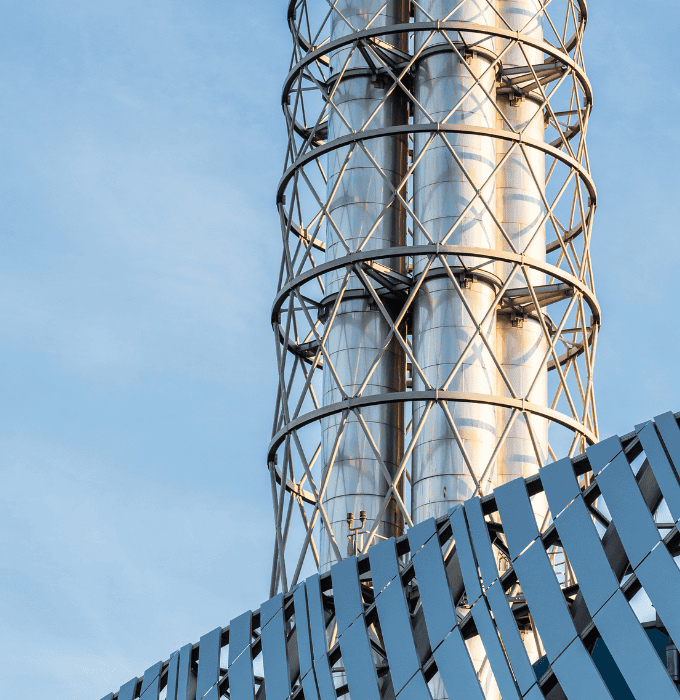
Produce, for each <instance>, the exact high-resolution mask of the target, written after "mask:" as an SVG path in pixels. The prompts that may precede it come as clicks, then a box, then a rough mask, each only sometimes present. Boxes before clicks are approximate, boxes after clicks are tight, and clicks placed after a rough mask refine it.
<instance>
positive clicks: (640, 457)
mask: <svg viewBox="0 0 680 700" xmlns="http://www.w3.org/2000/svg"><path fill="white" fill-rule="evenodd" d="M678 417H680V414H678ZM662 422H663V425H662V426H658V425H655V424H654V423H653V422H649V423H646V424H644V425H641V426H639V428H638V429H637V430H636V431H633V432H631V433H630V434H628V435H626V436H624V437H622V438H618V437H615V438H611V439H610V440H606V441H604V442H603V443H600V444H599V445H595V446H593V448H591V449H589V450H588V453H587V455H586V456H584V455H580V456H578V457H574V458H573V459H569V458H565V459H562V460H560V461H558V462H555V463H553V464H551V465H548V466H546V467H544V468H543V470H542V471H541V472H540V474H538V475H534V476H531V477H529V478H527V479H522V478H520V479H516V480H514V481H512V482H509V483H507V484H504V485H503V486H501V487H499V488H498V489H496V490H495V492H493V493H491V494H489V495H488V496H485V497H483V498H479V497H474V498H472V499H470V500H468V501H466V502H465V503H464V504H463V505H462V506H458V507H456V508H454V509H452V510H451V511H450V513H449V514H448V515H445V516H443V517H441V518H438V519H437V520H434V519H432V518H431V519H429V520H426V521H424V522H422V523H420V524H418V525H415V526H414V527H412V528H410V529H409V530H408V532H407V534H406V535H405V536H402V537H400V538H398V539H396V540H395V539H394V538H390V539H387V540H384V541H382V542H380V543H379V544H377V545H376V546H374V547H372V548H370V549H369V550H368V553H367V554H365V555H360V556H358V557H357V556H352V557H348V558H345V559H343V560H342V561H341V562H338V563H337V564H334V565H333V566H332V567H331V569H330V571H329V572H328V573H327V574H314V575H313V576H311V577H309V578H308V579H307V580H306V581H304V582H301V583H299V584H298V585H297V586H296V587H295V588H294V590H293V591H291V592H290V593H288V594H278V595H276V596H274V597H273V598H271V599H270V600H269V601H267V602H266V603H264V604H263V605H262V607H261V609H260V610H259V611H256V612H255V613H251V612H250V611H249V612H246V613H244V614H243V615H241V616H240V617H238V618H236V619H235V620H232V622H231V624H230V626H229V627H228V628H226V629H222V628H220V627H217V628H216V629H214V630H212V632H209V633H208V634H206V635H204V636H203V637H201V640H200V642H199V644H197V645H195V646H193V647H192V645H190V644H188V645H186V646H184V647H182V649H181V650H180V651H178V652H177V651H176V652H174V653H173V654H172V655H171V656H170V659H169V660H168V661H166V662H164V663H161V662H159V663H157V664H154V665H153V666H151V667H150V668H149V669H148V670H147V671H146V672H145V673H144V675H143V678H142V679H141V680H140V679H138V678H133V679H132V680H130V681H128V682H127V683H125V684H124V685H123V686H122V687H121V688H120V690H119V691H118V693H110V694H109V695H107V696H106V697H105V698H103V699H102V700H138V699H139V700H158V698H159V697H163V696H162V692H163V690H164V689H166V688H167V690H166V696H167V700H202V699H204V700H218V699H219V698H220V697H229V698H230V700H261V699H263V698H264V697H265V694H266V697H267V698H268V700H337V698H343V699H345V700H346V699H347V698H350V699H353V700H356V699H357V698H359V699H360V700H363V699H366V700H398V699H400V700H440V699H442V698H445V697H446V698H449V699H450V700H454V699H456V698H460V699H461V700H470V699H471V698H472V699H477V700H491V699H493V698H499V697H502V698H504V699H506V698H517V699H518V700H519V698H522V700H540V699H541V698H548V699H549V700H553V699H554V698H566V699H567V700H586V699H587V700H592V699H593V698H603V699H605V700H610V699H611V698H616V697H619V695H618V693H619V692H620V688H619V687H618V686H616V680H615V679H614V677H613V676H612V675H611V673H610V672H609V671H608V670H607V667H606V666H604V665H599V666H598V663H599V662H598V661H597V654H596V653H595V652H596V651H597V649H598V648H602V645H604V646H605V647H606V649H607V652H608V658H609V659H611V661H612V662H613V664H614V665H615V666H616V667H618V670H619V675H618V678H619V679H620V680H619V681H618V682H619V683H624V684H625V685H626V686H627V689H628V690H629V691H630V692H631V693H632V695H633V697H634V698H636V700H657V698H662V699H665V698H669V699H671V698H678V697H679V694H678V690H677V683H678V675H680V673H679V672H678V667H679V664H680V662H679V661H678V658H679V657H678V653H677V647H676V645H675V644H674V642H675V640H677V639H680V608H679V606H678V605H677V600H678V596H679V595H680V570H679V568H678V565H677V564H676V561H675V558H677V557H680V532H678V529H677V527H676V524H675V521H673V522H667V519H668V513H669V511H670V512H671V516H672V517H673V518H674V517H675V515H674V514H673V511H672V510H671V503H673V499H674V498H675V494H677V493H678V492H680V479H679V478H678V476H677V467H678V465H677V464H675V460H674V455H675V448H672V449H668V444H667V443H670V444H672V440H674V439H675V438H676V437H677V436H676V435H675V431H678V427H677V420H676V416H673V415H672V414H666V415H665V416H664V417H663V419H662ZM678 435H680V431H678ZM639 465H642V466H639ZM540 499H543V500H542V501H541V502H540V504H539V505H538V506H537V505H536V503H537V502H538V501H539V500H540ZM545 504H547V506H548V507H549V509H550V511H549V514H548V517H547V518H546V517H544V513H545ZM666 506H668V507H666ZM663 518H666V520H663ZM645 601H648V602H647V603H645ZM645 606H646V607H645ZM652 606H653V607H652ZM652 630H653V631H654V634H655V635H656V637H655V640H656V641H654V640H653V639H652V638H651V637H650V632H651V631H652ZM659 635H660V636H659ZM659 639H662V640H663V639H665V640H667V641H666V642H665V643H664V645H663V647H662V648H661V649H660V648H659V642H658V640H659ZM653 641H654V644H653V643H652V642H653ZM225 647H228V650H227V651H225ZM225 657H226V658H228V664H227V668H224V667H223V665H222V664H220V658H225ZM254 669H257V670H256V671H254ZM260 674H262V675H260Z"/></svg>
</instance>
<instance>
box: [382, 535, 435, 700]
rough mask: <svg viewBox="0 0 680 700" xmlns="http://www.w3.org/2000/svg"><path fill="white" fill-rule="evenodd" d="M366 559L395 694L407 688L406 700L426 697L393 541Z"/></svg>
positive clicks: (426, 693) (389, 540) (383, 545)
mask: <svg viewBox="0 0 680 700" xmlns="http://www.w3.org/2000/svg"><path fill="white" fill-rule="evenodd" d="M368 557H369V561H370V564H371V577H372V579H373V589H374V590H375V591H376V599H375V602H376V606H377V608H378V619H379V620H380V629H381V631H382V636H383V643H384V645H385V651H386V653H387V662H388V664H389V667H390V675H391V676H392V684H393V686H394V692H395V693H396V694H397V695H399V693H400V692H401V691H402V689H404V688H405V687H406V686H407V685H408V686H409V688H408V691H407V692H406V695H405V696H404V697H405V698H406V697H428V696H429V691H428V689H427V685H426V683H425V679H424V678H423V674H422V672H421V670H420V661H419V659H418V654H417V653H416V649H415V643H414V640H413V631H412V629H411V622H410V620H409V612H408V607H407V604H406V595H405V593H404V589H403V587H402V585H401V579H400V577H399V563H398V560H397V549H396V546H395V543H394V539H393V538H390V539H388V540H385V541H383V542H381V543H380V544H378V545H375V546H374V547H371V549H370V550H369V554H368Z"/></svg>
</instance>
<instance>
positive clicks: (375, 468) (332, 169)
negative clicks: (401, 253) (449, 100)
mask: <svg viewBox="0 0 680 700" xmlns="http://www.w3.org/2000/svg"><path fill="white" fill-rule="evenodd" d="M381 8H382V9H381ZM376 13H379V16H378V17H377V19H376V18H375V15H376ZM403 22H408V3H407V0H388V2H387V3H385V2H384V0H363V1H362V2H361V3H357V2H356V0H338V2H336V3H335V12H334V13H333V15H332V24H331V40H333V39H339V38H341V37H344V36H347V35H348V34H352V33H354V32H356V31H359V30H361V29H364V28H365V27H366V26H367V25H368V24H370V26H372V27H378V26H385V25H389V24H395V23H396V24H399V23H403ZM383 40H384V41H386V42H388V43H390V44H392V45H396V47H397V48H399V49H401V50H405V48H406V37H405V36H401V35H385V36H384V37H383ZM348 58H349V62H347V61H348ZM330 66H331V79H330V80H329V83H328V90H329V92H331V91H332V103H333V104H331V105H329V107H328V114H329V116H328V141H329V142H332V141H333V140H335V139H337V138H339V137H342V136H346V135H348V134H351V133H352V131H358V130H360V129H361V128H362V127H363V125H364V124H365V122H366V121H367V120H368V119H369V117H370V116H371V115H372V114H373V112H374V111H375V110H376V108H378V107H379V105H380V104H381V102H382V101H383V100H384V98H385V95H386V91H387V89H388V87H389V81H386V82H384V83H383V82H382V81H381V80H380V78H379V76H378V77H376V75H375V74H373V75H372V74H371V73H370V71H369V67H368V64H367V62H366V60H365V59H364V57H363V56H362V54H361V52H360V51H359V50H358V49H356V48H355V47H354V46H352V45H350V46H347V47H345V48H342V49H340V50H338V51H336V52H334V53H331V54H330ZM343 68H344V69H345V70H344V72H343ZM334 77H335V80H334V79H333V78H334ZM338 81H339V83H338ZM336 83H338V84H336ZM407 120H408V117H407V105H406V101H405V99H404V98H403V96H402V94H401V92H400V91H398V90H397V91H394V92H393V93H392V94H391V95H390V96H389V97H388V99H387V101H386V102H385V104H384V105H383V106H382V107H380V109H379V110H378V112H377V113H376V115H375V117H374V118H373V120H372V121H371V123H370V126H369V127H368V128H371V129H377V128H381V127H389V126H394V125H398V124H405V123H407ZM365 147H366V149H367V150H368V151H369V152H370V154H371V156H372V157H373V158H374V159H375V161H376V163H377V164H378V166H379V168H380V169H381V170H382V171H383V172H384V174H385V176H386V178H383V177H382V175H381V174H380V172H379V170H378V168H376V167H375V165H374V164H373V163H372V162H371V160H370V158H369V157H368V156H367V155H366V153H365V152H364V151H363V150H362V148H361V146H360V145H359V143H358V142H355V143H354V144H353V145H351V146H343V147H340V148H337V149H335V150H333V151H331V153H330V154H329V156H328V162H327V176H328V183H327V193H328V196H329V198H330V203H329V206H328V214H329V216H330V217H331V218H332V223H331V221H328V222H327V226H326V231H327V236H326V260H327V261H333V260H337V259H339V258H342V257H343V256H345V255H347V253H348V251H347V247H349V249H350V251H355V250H357V249H358V248H359V246H361V245H362V244H363V250H366V251H368V250H379V249H381V248H388V247H391V246H398V245H404V243H405V239H406V226H405V212H404V209H403V207H402V206H400V205H399V203H398V202H397V201H395V200H394V199H393V196H394V192H393V189H392V188H393V187H397V186H398V185H399V183H400V181H401V179H402V178H403V177H404V174H405V169H406V158H407V146H406V136H404V135H402V136H390V137H382V138H378V139H372V140H370V141H367V142H366V143H365ZM347 159H348V160H347ZM346 161H347V162H346ZM343 167H344V170H343ZM338 180H339V184H338ZM336 186H337V189H336ZM388 206H389V208H388V210H387V212H386V213H385V212H384V210H385V208H386V207H388ZM376 222H378V223H377V226H376ZM371 230H373V233H372V234H371V236H370V238H368V241H367V242H365V241H366V237H367V235H368V234H369V232H370V231H371ZM338 232H339V233H338ZM340 234H341V235H340ZM343 238H344V243H343V240H342V239H343ZM345 244H346V245H347V247H346V246H345ZM381 262H382V264H385V265H387V266H389V267H391V268H392V269H394V270H396V271H397V272H403V270H404V262H403V258H399V259H393V260H381ZM345 274H346V268H342V269H340V270H337V271H334V272H331V273H328V274H327V275H326V279H325V284H326V289H325V293H326V300H327V303H326V308H327V309H328V308H331V307H332V304H333V301H334V299H335V298H336V296H337V294H338V293H340V292H341V291H342V290H343V281H344V278H345ZM344 294H345V296H346V297H347V298H346V300H344V299H343V301H341V303H340V305H339V308H338V312H337V315H336V316H335V319H334V320H333V322H332V326H331V328H330V330H329V332H328V337H327V341H326V350H327V352H328V357H329V358H330V361H331V362H332V364H333V366H334V368H335V372H336V373H337V376H338V378H339V380H340V383H341V384H342V388H343V389H344V392H345V393H346V394H347V395H348V396H354V395H356V393H357V391H358V390H359V388H360V387H361V385H362V383H363V382H364V380H365V378H366V376H367V374H368V372H369V369H370V368H371V366H372V365H373V363H374V361H375V359H376V358H377V357H378V356H379V355H380V353H381V352H382V350H383V347H384V346H385V344H386V342H387V338H388V334H389V330H390V326H389V322H388V321H387V320H386V319H385V318H384V316H383V315H382V314H381V312H380V310H379V309H378V308H377V306H376V304H375V303H374V301H373V300H372V299H371V297H370V295H369V293H368V292H367V291H366V289H365V288H364V286H363V285H362V283H361V281H360V279H359V277H358V276H357V275H356V273H355V272H352V274H351V275H350V279H349V282H348V284H347V285H346V286H345V287H344ZM405 381H406V372H405V362H404V353H403V350H402V349H401V346H400V345H399V344H398V342H397V341H396V340H394V339H392V340H391V341H390V343H389V346H388V347H387V349H386V351H385V353H384V355H383V357H382V359H381V360H380V363H379V364H378V366H377V368H376V369H375V371H374V372H373V374H372V376H371V378H370V381H369V382H368V384H367V386H366V388H365V390H364V391H363V395H364V396H367V395H371V394H387V393H390V392H395V391H404V389H405ZM343 398H344V397H343V395H342V391H341V389H340V387H338V385H337V382H336V380H335V378H334V377H333V374H332V373H331V371H330V368H329V367H328V366H325V367H324V373H323V404H324V405H325V406H327V405H329V404H333V403H337V402H339V401H341V400H342V399H343ZM362 416H363V419H364V421H365V423H366V426H367V427H368V429H369V430H370V433H371V436H372V438H373V440H374V441H375V445H376V447H377V449H378V451H379V453H380V455H381V456H382V459H383V462H384V465H385V466H386V468H387V470H388V471H389V472H390V473H391V474H394V473H395V471H396V469H397V467H398V465H399V462H400V460H401V456H402V453H403V432H404V427H403V406H402V405H400V404H382V405H378V406H372V407H368V408H364V409H362ZM343 423H344V427H343ZM340 430H342V436H341V439H340V440H339V441H338V440H337V438H338V433H339V431H340ZM336 441H337V442H338V444H339V447H338V449H337V452H335V453H334V448H335V445H336ZM322 446H323V447H322V449H323V460H324V462H323V464H324V474H323V478H324V479H325V478H326V476H327V475H328V472H329V470H330V476H329V478H328V486H327V489H326V492H325V495H324V498H323V503H324V508H325V510H326V513H327V515H328V519H329V522H330V524H331V527H332V529H333V534H334V536H335V539H336V542H337V544H338V546H339V549H340V553H341V555H342V556H343V557H344V556H346V555H347V554H348V553H352V550H351V547H350V544H351V543H350V541H349V539H348V537H347V536H348V534H349V527H348V522H347V514H348V513H353V514H354V515H355V516H356V517H357V518H358V517H359V513H360V511H362V510H363V511H366V514H367V521H366V529H368V530H370V529H371V528H373V526H374V524H375V519H376V517H377V516H378V513H379V509H380V506H381V504H382V503H383V500H384V498H385V496H386V494H387V492H388V488H389V482H388V479H387V478H386V476H385V474H384V473H383V471H382V469H381V467H380V464H379V461H378V460H377V458H376V456H375V452H374V450H373V448H372V446H371V444H370V441H369V439H368V437H367V436H366V434H365V431H364V429H363V427H362V426H361V424H360V422H359V420H358V418H357V417H356V416H355V415H354V414H352V413H350V414H349V415H348V416H347V417H343V415H342V414H341V413H336V414H334V415H332V416H330V417H329V418H325V419H324V420H323V421H322ZM402 532H403V517H402V515H401V512H400V510H399V509H398V507H397V504H396V502H395V501H394V499H392V501H391V502H390V505H389V507H388V508H387V511H386V512H385V513H384V514H383V516H382V518H381V523H380V526H379V528H378V530H377V531H376V534H377V535H378V536H379V537H391V536H398V535H400V534H402ZM319 556H320V566H319V568H320V570H321V571H325V570H327V569H328V568H329V567H330V565H331V564H332V563H333V562H334V561H336V560H337V555H336V553H335V550H334V548H333V547H332V544H331V540H330V533H329V532H328V530H327V528H325V527H322V529H321V538H320V552H319Z"/></svg>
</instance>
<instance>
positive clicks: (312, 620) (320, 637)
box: [307, 574, 328, 659]
mask: <svg viewBox="0 0 680 700" xmlns="http://www.w3.org/2000/svg"><path fill="white" fill-rule="evenodd" d="M307 612H308V614H309V629H310V631H311V633H312V655H313V658H314V659H319V658H321V656H322V655H323V654H325V653H326V652H327V651H328V649H327V644H328V642H327V641H326V617H325V615H324V610H323V603H322V600H321V587H320V581H319V574H313V575H312V576H310V577H309V578H308V579H307Z"/></svg>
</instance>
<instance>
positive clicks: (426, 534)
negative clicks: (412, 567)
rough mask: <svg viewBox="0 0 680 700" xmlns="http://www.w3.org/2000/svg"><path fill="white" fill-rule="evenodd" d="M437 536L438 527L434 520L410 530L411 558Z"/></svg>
mask: <svg viewBox="0 0 680 700" xmlns="http://www.w3.org/2000/svg"><path fill="white" fill-rule="evenodd" d="M436 534H437V526H436V524H435V522H434V518H429V519H428V520H424V521H423V522H422V523H418V524H417V525H414V526H413V527H412V528H409V531H408V542H409V546H410V548H411V556H414V555H415V554H416V552H417V551H418V550H419V549H420V548H421V547H422V546H423V545H424V544H425V543H426V542H427V541H428V540H430V539H432V538H433V537H434V536H435V535H436Z"/></svg>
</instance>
